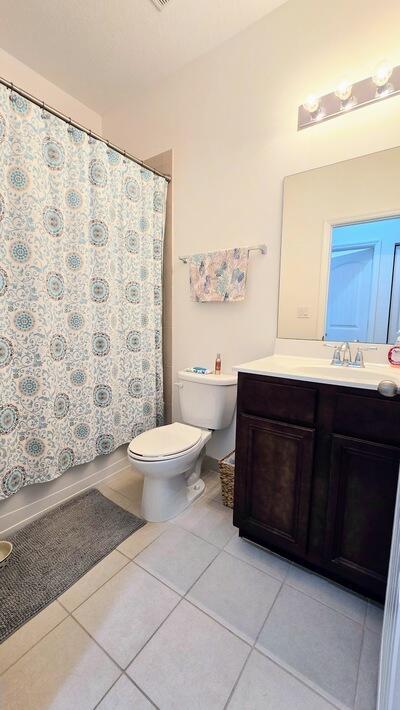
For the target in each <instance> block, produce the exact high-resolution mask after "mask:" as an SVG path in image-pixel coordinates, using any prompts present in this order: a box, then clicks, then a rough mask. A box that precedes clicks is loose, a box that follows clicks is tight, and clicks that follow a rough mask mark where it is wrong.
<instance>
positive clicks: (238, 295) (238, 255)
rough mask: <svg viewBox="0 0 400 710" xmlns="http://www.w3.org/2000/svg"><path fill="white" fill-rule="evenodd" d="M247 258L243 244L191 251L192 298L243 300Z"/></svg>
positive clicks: (199, 299) (246, 251) (203, 299)
mask: <svg viewBox="0 0 400 710" xmlns="http://www.w3.org/2000/svg"><path fill="white" fill-rule="evenodd" d="M248 259H249V254H248V249H247V248H245V247H244V248H241V249H224V250H222V251H214V252H208V253H207V254H193V256H191V257H190V259H189V277H190V295H191V299H192V301H203V302H204V301H219V302H221V301H243V299H244V297H245V295H246V276H247V264H248Z"/></svg>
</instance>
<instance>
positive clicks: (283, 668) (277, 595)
mask: <svg viewBox="0 0 400 710" xmlns="http://www.w3.org/2000/svg"><path fill="white" fill-rule="evenodd" d="M285 584H286V582H285V580H283V581H282V582H281V586H280V588H279V590H278V592H277V594H276V597H275V599H274V601H273V602H272V604H271V607H270V609H269V611H268V613H267V615H266V617H265V619H264V622H263V623H262V625H261V626H260V630H259V632H258V634H257V637H256V638H255V640H254V643H253V646H252V652H255V651H257V652H258V653H261V655H263V656H265V657H266V658H268V659H269V660H270V661H271V662H272V663H274V664H275V665H276V666H277V667H278V668H280V669H281V670H283V671H284V672H286V673H288V674H289V675H291V676H292V678H295V679H296V680H297V681H298V682H299V683H301V684H302V685H303V686H304V687H306V688H308V689H309V690H311V691H312V692H314V693H315V694H316V695H318V696H319V697H322V698H323V699H324V700H327V699H326V697H324V695H323V694H322V693H321V692H318V691H317V690H316V688H315V687H311V686H309V685H308V684H307V683H305V682H304V681H303V680H302V679H301V678H298V677H297V676H296V675H294V673H291V672H290V671H289V670H288V669H287V668H285V667H284V666H282V665H281V664H280V663H279V661H278V660H277V659H273V658H271V657H270V656H268V654H266V653H263V652H262V650H261V649H259V648H257V643H258V640H259V638H260V635H261V632H262V630H263V628H264V626H265V624H266V623H267V621H268V619H269V617H270V615H271V613H272V610H273V608H274V606H275V603H276V602H277V600H278V597H279V595H280V594H281V592H282V590H283V588H284V586H285ZM241 675H242V674H241ZM238 682H239V679H238V680H237V682H236V684H235V687H236V686H237V684H238ZM321 690H322V689H321ZM232 694H233V691H232ZM328 702H329V704H330V705H332V707H334V708H337V706H336V705H335V704H333V703H332V702H331V701H330V700H329V701H328ZM224 710H225V708H224Z"/></svg>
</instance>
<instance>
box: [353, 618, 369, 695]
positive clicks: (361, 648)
mask: <svg viewBox="0 0 400 710" xmlns="http://www.w3.org/2000/svg"><path fill="white" fill-rule="evenodd" d="M365 632H366V627H365V626H364V627H363V635H362V639H361V645H360V653H359V657H358V664H357V675H356V685H355V689H354V701H353V707H355V704H356V701H357V695H358V683H359V680H360V670H361V658H362V654H363V650H364V644H365V635H366V634H365Z"/></svg>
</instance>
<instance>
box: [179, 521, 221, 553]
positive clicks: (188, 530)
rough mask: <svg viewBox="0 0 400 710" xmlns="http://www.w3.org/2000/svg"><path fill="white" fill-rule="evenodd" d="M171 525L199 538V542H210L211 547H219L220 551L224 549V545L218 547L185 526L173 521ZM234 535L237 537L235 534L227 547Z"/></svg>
mask: <svg viewBox="0 0 400 710" xmlns="http://www.w3.org/2000/svg"><path fill="white" fill-rule="evenodd" d="M170 524H171V525H173V526H174V527H176V528H179V529H180V530H185V531H186V532H188V533H190V534H191V535H194V536H195V537H198V538H199V540H203V542H208V544H209V545H213V547H217V548H218V550H223V549H224V545H223V546H222V547H221V546H220V545H217V544H216V543H215V542H210V540H208V539H207V538H206V537H202V536H201V535H199V533H196V532H194V531H193V530H191V529H189V528H186V527H184V525H179V523H174V522H173V520H172V521H171V523H170ZM234 535H235V533H233V534H232V536H231V537H230V538H229V540H227V541H226V543H225V545H227V544H228V543H229V542H230V540H231V539H232V537H233V536H234Z"/></svg>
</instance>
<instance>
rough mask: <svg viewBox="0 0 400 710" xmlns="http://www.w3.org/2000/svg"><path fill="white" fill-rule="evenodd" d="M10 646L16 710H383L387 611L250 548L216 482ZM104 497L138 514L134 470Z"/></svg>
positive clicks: (5, 699)
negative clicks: (380, 687)
mask: <svg viewBox="0 0 400 710" xmlns="http://www.w3.org/2000/svg"><path fill="white" fill-rule="evenodd" d="M205 478H206V481H207V491H206V494H205V495H204V496H203V498H202V499H201V500H200V501H198V502H197V503H195V504H194V505H193V506H192V507H191V508H190V509H189V510H188V511H186V512H185V513H183V514H182V515H180V516H179V517H178V518H176V519H175V520H174V521H173V523H168V524H147V525H146V526H145V527H144V528H142V529H141V530H139V531H138V532H136V533H134V534H133V535H132V536H131V537H130V538H128V539H127V540H125V541H124V542H123V543H122V544H121V545H120V546H119V548H118V549H117V550H114V551H113V552H112V553H111V554H110V555H108V557H106V558H105V559H104V560H102V561H101V562H100V563H99V564H98V565H97V566H96V567H94V568H93V569H92V570H91V571H90V572H88V574H86V575H85V576H84V577H83V578H82V579H80V580H79V581H78V582H77V583H76V584H75V585H74V586H73V587H72V588H71V589H69V590H68V591H67V592H66V593H65V594H63V595H62V596H61V597H60V598H59V599H58V600H57V601H56V602H54V603H53V604H51V605H50V606H49V607H47V609H45V610H44V611H42V612H41V613H40V614H38V616H36V617H35V618H33V619H32V620H31V621H30V622H28V623H27V624H26V625H25V626H23V627H22V628H21V629H20V630H19V631H17V632H16V633H15V634H14V635H13V636H11V637H10V638H9V639H8V640H7V641H6V642H5V643H3V644H2V645H0V699H1V700H0V706H1V707H2V708H3V707H4V708H7V710H20V709H21V710H22V709H24V710H27V709H29V710H47V709H48V708H51V709H52V710H54V709H57V710H59V709H62V710H70V709H71V708H73V709H74V710H75V708H76V709H79V710H86V709H87V710H91V709H94V708H99V710H150V709H151V708H154V707H156V708H157V707H158V708H160V710H169V709H171V710H172V709H176V710H178V709H179V710H196V709H198V710H214V709H215V710H219V709H220V710H223V709H224V708H229V710H329V708H330V709H332V708H341V709H343V708H347V709H349V708H351V710H375V707H376V686H377V676H378V660H379V645H380V634H381V628H382V609H380V608H379V607H378V606H375V605H373V604H372V603H370V602H368V601H366V600H364V599H361V598H360V597H357V596H355V595H353V594H351V593H349V592H347V591H346V590H345V589H343V588H340V587H338V586H336V585H334V584H332V583H330V582H329V581H327V580H325V579H322V578H320V577H317V576H315V575H313V574H310V573H308V572H306V571H305V570H303V569H300V568H299V567H296V566H295V565H292V564H290V563H289V562H287V561H286V560H284V559H281V558H280V557H277V556H275V555H273V554H271V553H268V552H267V551H265V550H262V549H261V548H259V547H257V546H255V545H252V544H250V543H248V542H246V541H245V540H241V539H240V538H239V537H238V535H237V531H236V529H235V528H234V527H233V526H232V513H231V511H229V510H228V509H227V508H224V507H223V506H222V505H221V502H220V494H219V485H218V479H217V476H216V474H215V473H209V474H207V476H206V477H205ZM99 488H100V490H101V491H102V492H103V494H104V495H107V496H108V497H109V498H111V499H112V500H114V501H115V502H116V503H118V504H119V505H122V506H123V507H125V508H126V509H128V510H131V511H132V512H134V513H136V514H139V512H140V511H139V501H140V495H141V480H140V478H139V476H136V475H135V474H134V473H133V471H132V469H131V468H130V467H129V466H127V468H126V469H125V470H123V471H122V472H120V473H118V474H116V475H114V476H113V477H112V478H110V479H108V480H107V481H106V482H105V483H104V484H102V485H101V486H100V487H99Z"/></svg>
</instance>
